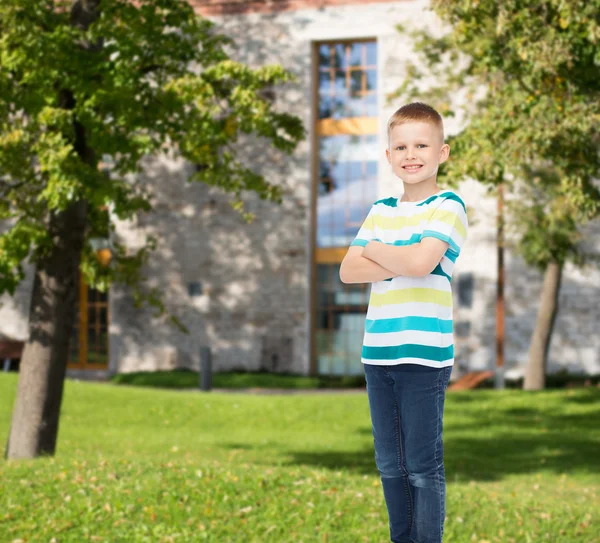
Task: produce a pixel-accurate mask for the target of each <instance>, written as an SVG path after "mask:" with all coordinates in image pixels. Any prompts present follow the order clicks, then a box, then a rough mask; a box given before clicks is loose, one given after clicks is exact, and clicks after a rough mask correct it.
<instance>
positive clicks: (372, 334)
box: [340, 102, 468, 543]
mask: <svg viewBox="0 0 600 543" xmlns="http://www.w3.org/2000/svg"><path fill="white" fill-rule="evenodd" d="M449 153H450V147H449V146H448V145H447V144H446V143H444V128H443V122H442V118H441V116H440V115H439V113H438V112H437V111H435V110H434V109H433V108H432V107H430V106H428V105H426V104H422V103H419V102H416V103H412V104H407V105H405V106H403V107H401V108H400V109H399V110H398V111H396V112H395V113H394V115H392V117H391V118H390V120H389V122H388V148H387V149H386V156H387V159H388V162H389V163H390V164H391V167H392V171H393V173H394V174H395V175H396V176H397V177H398V178H400V180H401V181H402V183H403V185H404V192H403V194H402V196H401V197H399V198H396V197H391V198H385V199H383V200H378V201H377V202H375V203H374V204H373V206H372V207H371V210H370V211H369V213H368V215H367V217H366V219H365V221H364V223H363V225H362V227H361V228H360V230H359V232H358V234H357V236H356V238H355V239H354V240H353V241H352V243H351V244H350V247H349V249H348V252H347V254H346V256H345V257H344V260H343V261H342V264H341V267H340V279H341V280H342V282H344V283H371V284H372V285H371V294H370V299H369V306H368V309H367V315H366V322H365V333H364V339H363V348H362V362H363V365H364V366H363V367H364V370H365V377H366V381H367V395H368V399H369V410H370V416H371V423H372V432H373V440H374V446H375V463H376V465H377V469H378V471H379V473H380V475H381V482H382V487H383V494H384V498H385V502H386V506H387V511H388V517H389V529H390V538H391V541H392V542H394V543H440V542H441V541H442V535H443V531H444V518H445V511H446V480H445V473H444V463H443V440H442V435H443V414H444V398H445V391H446V389H447V387H448V383H449V381H450V374H451V372H452V365H453V363H454V341H453V326H452V290H451V280H452V272H453V270H454V265H455V263H456V259H457V258H458V256H459V254H460V251H461V247H462V246H463V244H464V241H465V239H466V236H467V230H468V222H467V215H466V208H465V204H464V202H463V201H462V199H461V197H460V196H459V195H458V194H457V193H456V192H455V191H452V190H440V188H439V187H438V185H437V172H438V168H439V165H440V164H441V163H443V162H444V161H445V160H446V159H447V158H448V156H449Z"/></svg>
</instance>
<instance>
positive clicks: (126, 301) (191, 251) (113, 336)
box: [0, 0, 600, 376]
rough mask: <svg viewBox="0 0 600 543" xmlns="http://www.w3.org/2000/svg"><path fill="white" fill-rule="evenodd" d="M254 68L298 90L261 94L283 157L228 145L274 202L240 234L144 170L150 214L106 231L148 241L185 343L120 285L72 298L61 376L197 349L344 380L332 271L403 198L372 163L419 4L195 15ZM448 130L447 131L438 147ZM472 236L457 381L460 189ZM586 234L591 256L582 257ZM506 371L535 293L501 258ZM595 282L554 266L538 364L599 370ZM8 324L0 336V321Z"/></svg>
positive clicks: (356, 303) (345, 337)
mask: <svg viewBox="0 0 600 543" xmlns="http://www.w3.org/2000/svg"><path fill="white" fill-rule="evenodd" d="M197 4H198V7H197V10H198V12H199V13H200V14H202V15H204V16H207V17H209V18H211V19H212V20H214V21H215V22H216V23H217V26H218V29H219V31H220V32H222V33H224V34H226V35H229V36H231V37H232V38H233V40H234V42H235V49H234V50H232V56H233V57H234V58H236V59H237V60H240V61H242V62H245V63H247V64H249V65H251V66H253V67H258V66H261V65H264V64H272V63H277V64H281V65H283V66H284V67H285V68H286V69H288V70H289V71H291V72H292V73H293V74H294V75H295V76H296V81H295V82H293V83H288V84H286V85H284V86H282V87H279V88H276V89H274V100H275V106H276V107H277V108H278V109H280V110H284V111H287V112H289V113H292V114H294V115H297V116H299V117H300V118H301V119H302V120H303V122H304V124H305V126H306V128H307V130H308V137H307V139H306V140H305V141H304V142H302V143H301V144H300V145H299V146H298V148H297V150H296V151H295V152H294V154H293V155H292V156H286V155H283V154H281V153H279V152H277V151H275V150H272V149H269V148H265V146H264V144H263V143H261V142H258V141H254V140H251V139H247V140H246V141H243V142H240V145H239V146H238V150H239V152H240V155H241V158H242V160H243V161H245V162H247V163H248V165H249V166H251V167H252V168H253V169H255V170H256V171H259V172H261V173H262V174H264V175H265V176H266V177H267V179H269V180H270V181H271V182H274V183H277V184H280V185H281V186H282V187H283V188H284V200H283V203H282V204H281V205H277V204H274V203H270V202H265V201H262V200H260V199H259V198H258V197H256V196H254V195H253V194H248V195H246V196H245V198H244V199H245V201H246V202H247V209H248V211H252V212H254V213H255V214H256V216H257V218H256V219H255V221H254V222H253V223H251V224H246V223H244V222H243V221H242V219H241V218H240V217H239V215H238V214H237V213H236V212H235V211H234V210H232V209H231V207H230V206H229V203H228V201H229V196H228V195H226V194H223V193H221V192H220V191H219V190H217V189H215V188H212V187H207V186H204V185H200V184H192V183H188V182H187V179H188V177H189V176H190V174H191V173H192V171H193V165H191V164H188V163H186V162H185V161H182V160H177V159H175V158H174V157H168V156H165V157H160V158H158V159H152V160H151V159H148V160H146V161H145V165H144V166H145V168H144V170H145V173H144V174H143V176H142V180H143V182H144V183H145V184H146V185H147V186H148V188H149V189H150V190H151V191H152V192H153V194H154V196H155V201H156V206H155V209H154V211H153V213H152V214H151V215H147V216H141V217H139V218H138V220H137V221H135V222H128V223H125V222H120V223H117V231H116V236H117V237H118V238H119V240H120V241H122V242H124V243H126V244H127V245H128V246H130V247H131V248H136V247H139V246H141V244H143V240H144V236H145V235H147V234H151V235H153V236H156V237H157V239H158V241H159V243H158V249H157V251H156V253H155V254H154V256H153V258H152V260H151V262H150V263H149V265H148V267H147V269H146V275H147V277H148V278H149V284H150V285H151V286H154V287H158V288H159V289H160V291H161V292H162V293H163V296H164V300H165V302H166V305H167V308H168V310H169V312H171V313H172V314H174V315H176V316H177V317H178V318H179V319H180V320H181V321H182V322H183V323H184V324H185V325H186V326H187V328H188V329H189V330H190V334H189V335H186V334H183V333H181V332H180V331H178V330H177V329H176V328H175V327H173V326H172V325H169V324H167V322H166V321H165V320H160V319H155V318H154V317H153V316H152V312H151V311H150V310H144V309H136V308H135V307H134V304H133V300H132V296H131V293H130V292H128V291H127V290H126V289H123V288H122V287H121V286H119V285H114V286H113V287H111V290H110V293H109V295H108V296H106V295H102V294H101V293H97V292H95V291H94V290H93V289H89V288H88V287H87V286H86V285H84V284H82V285H81V286H80V305H79V312H78V313H79V316H78V326H77V328H76V329H75V330H74V332H73V341H72V349H71V351H72V355H71V364H70V366H71V368H73V369H75V368H78V369H80V370H86V369H87V370H95V369H103V368H104V369H106V370H107V371H109V372H110V373H116V372H130V371H140V370H149V371H152V370H157V369H173V368H191V369H198V367H199V363H200V350H201V349H202V348H203V347H209V348H210V349H211V353H212V359H213V366H214V368H215V370H216V371H228V370H234V369H245V370H260V369H263V370H268V371H274V372H293V373H299V374H336V375H340V374H347V375H352V374H358V373H361V372H362V366H361V362H360V351H361V346H362V338H363V330H364V319H365V313H366V309H367V303H368V294H369V287H368V285H344V284H343V283H341V281H340V280H339V266H340V263H341V261H342V258H343V257H344V255H345V253H346V250H347V248H348V245H349V243H350V242H351V241H352V239H353V238H354V236H355V234H356V232H357V231H358V229H359V227H360V224H361V223H362V220H363V219H364V217H365V216H366V214H367V212H368V210H369V208H370V206H371V205H372V204H373V202H374V201H375V200H377V199H380V198H385V197H388V196H396V195H398V194H399V193H401V192H402V186H401V182H400V180H398V179H396V178H394V177H393V175H392V174H391V169H390V167H389V165H388V164H387V161H386V159H385V154H384V151H385V146H386V143H387V134H386V122H387V119H388V118H389V116H390V115H391V114H392V113H393V111H394V110H395V109H397V107H398V106H399V105H400V104H398V103H395V102H390V101H388V100H387V98H386V97H387V95H388V94H389V93H391V92H393V91H394V90H395V89H397V88H398V87H399V86H400V85H401V84H402V82H403V80H404V78H405V77H406V62H407V60H408V59H410V58H412V55H413V54H414V53H413V52H412V48H411V43H410V40H409V38H408V37H406V36H404V35H401V34H400V33H398V31H397V29H396V25H398V24H401V25H403V26H404V27H407V26H408V25H412V26H413V27H420V28H426V29H428V30H429V31H430V32H432V33H438V32H441V25H440V23H439V21H438V20H437V19H436V18H435V16H434V15H433V13H431V12H430V11H428V10H427V3H426V2H423V1H416V0H415V1H411V0H406V1H348V0H322V1H316V0H304V1H301V0H281V1H270V2H269V1H258V0H257V1H255V2H242V1H240V0H230V1H222V0H211V1H208V2H197ZM458 122H459V121H458V120H455V119H450V120H445V127H446V133H447V134H451V133H453V132H454V131H456V130H458V128H459V126H458ZM458 191H459V193H460V194H461V195H462V196H463V199H464V201H465V202H466V204H467V207H468V214H469V221H470V229H469V236H468V239H467V242H466V245H465V247H464V249H463V252H462V253H461V256H460V258H459V260H458V262H457V265H456V268H455V272H454V279H453V283H454V287H453V290H454V322H455V341H456V356H455V358H456V368H457V371H456V372H454V373H455V376H456V375H458V374H460V372H461V371H466V370H470V371H474V370H483V369H491V368H493V366H494V364H495V329H496V324H495V323H496V313H495V306H496V286H497V243H496V214H497V202H496V199H495V197H493V196H491V195H489V194H488V193H487V191H486V189H485V188H484V187H483V186H482V185H480V184H478V183H476V182H475V181H472V180H465V181H464V182H463V183H461V185H460V186H459V187H458ZM598 231H599V228H598V225H592V228H591V229H590V236H588V239H589V243H590V244H592V245H593V244H594V243H597V241H596V240H597V236H596V237H594V236H593V235H592V234H593V233H594V232H595V233H597V232H598ZM505 259H506V286H505V297H506V320H505V329H506V343H505V345H506V350H505V359H506V368H507V370H508V375H513V376H517V375H519V374H522V372H523V368H524V365H525V363H526V361H527V350H528V346H529V340H530V336H531V333H532V331H533V326H534V323H535V317H536V314H537V308H538V305H539V304H538V299H539V293H540V289H541V279H542V278H541V275H540V274H539V272H537V271H535V270H532V269H529V268H527V267H526V266H525V265H524V263H523V262H522V260H521V259H520V258H519V257H518V256H517V255H516V254H513V253H512V252H511V251H507V253H506V257H505ZM30 289H31V274H29V276H28V279H27V280H26V281H25V282H24V283H23V285H21V287H20V289H19V291H18V293H17V295H16V296H15V297H14V299H12V300H11V299H7V298H6V299H5V305H4V307H3V308H0V332H1V333H3V334H4V335H7V336H9V337H13V338H16V339H21V338H24V337H26V334H27V324H26V312H27V311H26V310H27V304H28V293H29V291H30ZM599 293H600V271H599V270H598V269H594V268H590V269H585V270H578V269H575V268H573V267H571V266H567V267H566V269H565V274H564V277H563V285H562V290H561V295H560V313H559V316H558V318H557V322H556V326H555V332H554V336H553V341H552V345H551V350H550V355H549V364H550V367H549V370H550V371H551V372H555V371H558V370H560V369H566V370H568V371H571V372H574V373H589V374H595V373H598V372H600V336H598V334H595V333H594V332H595V331H596V329H597V322H598V321H599V319H600V303H598V302H599V301H600V300H599V298H600V295H599ZM9 321H10V323H9Z"/></svg>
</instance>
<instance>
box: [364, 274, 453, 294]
mask: <svg viewBox="0 0 600 543" xmlns="http://www.w3.org/2000/svg"><path fill="white" fill-rule="evenodd" d="M405 288H432V289H435V290H441V291H442V292H451V287H450V283H448V279H446V278H445V277H442V276H441V275H432V276H431V277H430V276H427V275H426V276H425V277H404V276H401V275H400V276H398V277H394V278H393V279H392V280H391V281H376V282H375V283H373V286H372V287H371V292H374V293H376V294H386V293H388V292H392V291H394V290H403V289H405Z"/></svg>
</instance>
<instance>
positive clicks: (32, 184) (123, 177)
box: [0, 0, 304, 312]
mask: <svg viewBox="0 0 600 543" xmlns="http://www.w3.org/2000/svg"><path fill="white" fill-rule="evenodd" d="M78 10H79V11H78ZM81 10H83V11H81ZM85 10H88V11H89V13H88V12H86V11H85ZM94 10H97V12H95V11H94ZM88 16H89V17H90V19H89V21H91V24H89V25H88V24H85V23H86V17H88ZM230 46H231V41H230V40H229V39H228V38H226V37H224V36H222V35H220V34H219V33H218V32H217V31H216V29H215V26H214V24H213V23H211V22H209V21H208V20H205V19H202V18H200V17H198V16H197V15H196V14H195V12H194V10H193V8H192V7H191V6H190V5H189V4H188V3H187V2H185V1H182V0H140V1H139V2H130V1H129V0H102V1H101V2H84V1H74V2H72V3H69V2H55V1H53V0H3V2H2V4H1V5H0V221H1V222H2V223H3V224H4V226H5V228H4V230H5V231H4V233H2V235H0V293H2V292H9V293H11V294H12V293H14V291H15V288H16V286H17V285H18V284H19V282H20V281H21V280H22V279H23V277H24V268H23V265H24V263H25V262H27V261H28V262H32V263H36V262H38V261H39V260H40V259H41V258H43V256H44V254H47V253H48V252H49V251H50V250H51V249H52V248H53V247H55V246H56V243H57V240H56V239H53V237H52V234H51V233H50V231H49V229H48V225H49V221H50V217H51V216H52V215H53V214H58V213H60V212H62V211H64V210H65V209H67V208H68V207H69V206H70V205H72V204H73V203H74V202H77V201H86V202H87V204H88V205H87V208H88V210H89V212H88V218H87V227H86V231H85V245H84V250H83V252H82V260H81V270H82V272H83V274H84V276H85V279H86V281H87V282H88V283H90V284H92V285H93V286H96V287H97V288H100V289H106V288H107V286H108V285H109V284H110V283H111V282H112V281H121V282H124V283H125V284H128V285H129V286H131V287H132V288H133V289H134V296H135V299H136V301H137V302H139V303H143V302H144V301H145V302H150V303H151V304H152V305H154V306H155V307H156V308H157V309H159V310H160V312H164V307H163V305H162V302H161V301H160V296H159V295H158V293H157V292H156V291H146V290H143V289H142V288H141V287H140V286H139V282H140V280H141V279H142V275H141V273H142V272H141V270H142V267H143V264H144V262H146V261H147V258H148V256H149V254H150V252H151V251H152V250H153V248H154V247H155V240H153V239H152V238H148V240H147V243H146V245H145V246H144V247H142V248H141V249H140V250H138V251H137V252H135V253H131V252H130V251H129V250H128V249H127V248H126V247H124V246H121V245H120V244H119V243H115V246H114V249H113V253H114V254H113V259H112V264H111V266H110V267H109V268H106V269H104V268H102V267H101V266H100V265H99V263H98V261H97V259H96V258H95V251H94V250H93V247H92V245H91V243H90V240H91V239H93V238H94V237H96V236H98V233H99V232H101V231H102V230H103V229H104V228H105V225H106V223H107V222H108V223H110V220H111V218H113V217H116V218H118V219H130V218H132V217H134V216H135V215H136V214H139V213H143V212H148V211H150V210H151V209H152V203H151V199H150V195H149V194H148V192H147V190H145V189H144V187H143V186H142V185H141V184H140V183H139V182H138V181H136V180H135V179H136V177H135V174H138V173H140V172H141V160H142V158H143V157H145V156H151V155H154V154H157V153H162V152H171V153H173V152H174V153H176V155H178V156H181V157H183V158H185V159H187V160H188V161H190V162H192V163H193V164H195V165H196V173H195V174H194V175H193V176H192V178H191V179H190V181H194V182H202V183H206V184H209V185H214V186H218V187H220V188H221V189H223V190H224V191H226V192H228V193H231V194H233V197H232V206H233V207H234V209H236V210H237V211H238V212H239V213H240V214H241V215H242V216H243V218H244V219H245V220H251V219H252V217H253V216H252V215H251V214H249V213H246V212H245V211H244V207H243V200H242V195H243V193H244V191H254V192H256V193H257V194H258V195H259V196H260V197H261V198H262V199H268V200H271V201H275V202H280V201H281V188H280V187H279V186H276V185H274V184H271V183H269V182H268V181H266V180H265V179H264V178H263V177H262V176H260V175H258V174H257V173H255V172H253V171H252V170H250V169H248V168H247V167H246V166H245V165H244V164H241V163H240V162H239V161H238V160H236V153H235V144H236V142H237V141H238V138H240V137H241V136H242V135H244V134H249V135H252V136H254V137H257V138H263V139H264V140H265V141H266V142H268V143H270V144H271V145H272V146H274V147H275V148H277V149H279V150H281V151H282V152H286V153H289V152H291V151H292V150H293V149H294V148H295V146H296V144H297V143H298V141H299V140H300V139H301V138H302V137H303V135H304V130H303V127H302V125H301V122H300V120H299V119H298V118H296V117H293V116H291V115H289V114H287V113H285V112H278V111H276V110H275V108H274V106H273V104H272V103H271V101H269V100H268V99H266V98H265V94H264V90H265V89H270V88H271V87H272V86H274V85H278V84H284V83H286V82H289V81H290V80H292V76H291V74H290V73H288V72H286V71H285V70H284V69H283V68H281V67H280V66H265V67H262V68H259V69H251V68H249V67H247V66H245V65H243V64H241V63H239V62H235V61H234V60H232V59H231V58H230V57H229V55H228V53H227V51H228V50H229V47H230ZM107 157H110V160H111V162H112V164H113V166H112V171H111V174H110V175H108V176H107V175H105V174H104V173H103V172H102V171H100V169H99V163H100V162H101V161H102V160H103V159H106V158H107ZM131 174H133V180H132V175H131ZM110 229H111V230H114V226H113V225H112V224H111V226H110Z"/></svg>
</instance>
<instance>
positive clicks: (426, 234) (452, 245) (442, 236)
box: [423, 230, 460, 262]
mask: <svg viewBox="0 0 600 543" xmlns="http://www.w3.org/2000/svg"><path fill="white" fill-rule="evenodd" d="M423 237H424V238H436V239H439V240H441V241H445V242H446V243H447V244H448V245H450V248H451V249H452V250H453V251H454V252H455V253H456V256H458V254H459V253H460V247H459V246H458V245H457V244H456V242H455V241H454V240H453V239H452V238H451V237H450V236H447V235H446V234H442V233H441V232H437V231H436V230H425V231H424V232H423ZM455 261H456V260H454V261H453V262H455Z"/></svg>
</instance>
